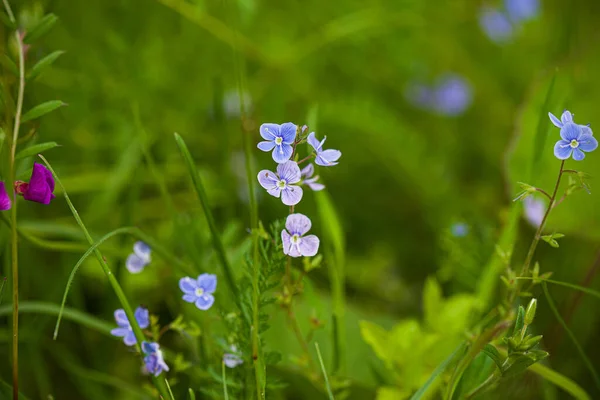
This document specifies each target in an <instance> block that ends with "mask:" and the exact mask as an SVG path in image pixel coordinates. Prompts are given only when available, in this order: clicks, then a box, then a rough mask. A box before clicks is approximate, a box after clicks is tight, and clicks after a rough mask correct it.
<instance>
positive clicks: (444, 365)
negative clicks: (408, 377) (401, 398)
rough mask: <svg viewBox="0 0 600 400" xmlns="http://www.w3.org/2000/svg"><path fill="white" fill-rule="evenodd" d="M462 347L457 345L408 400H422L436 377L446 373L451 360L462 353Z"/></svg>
mask: <svg viewBox="0 0 600 400" xmlns="http://www.w3.org/2000/svg"><path fill="white" fill-rule="evenodd" d="M464 347H465V343H461V344H459V345H458V347H457V348H456V349H454V351H453V352H452V354H450V355H449V356H448V358H446V359H445V360H444V361H442V362H441V363H440V365H438V366H437V367H436V368H435V370H434V371H433V372H432V374H431V376H430V377H429V378H428V379H427V381H426V382H425V383H424V384H423V386H421V387H420V388H419V390H417V391H416V392H415V394H413V395H412V397H411V398H410V400H419V399H422V398H423V397H424V396H425V394H426V393H427V391H428V390H429V387H430V386H431V385H432V384H433V382H435V380H436V379H437V377H438V376H440V375H441V374H443V373H444V371H446V368H448V365H449V364H450V363H451V362H452V360H453V359H454V356H455V355H457V354H458V353H460V352H462V350H463V349H464Z"/></svg>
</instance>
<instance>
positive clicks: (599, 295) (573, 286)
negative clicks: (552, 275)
mask: <svg viewBox="0 0 600 400" xmlns="http://www.w3.org/2000/svg"><path fill="white" fill-rule="evenodd" d="M516 279H517V280H533V279H534V278H532V277H529V276H527V277H517V278H516ZM536 280H538V281H542V282H547V283H552V284H554V285H559V286H564V287H568V288H571V289H575V290H579V291H580V292H583V293H586V294H589V295H591V296H594V297H597V298H599V299H600V292H597V291H595V290H593V289H590V288H587V287H585V286H579V285H576V284H574V283H569V282H562V281H555V280H552V279H542V278H536Z"/></svg>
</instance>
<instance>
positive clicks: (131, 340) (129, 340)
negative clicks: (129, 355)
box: [123, 330, 137, 346]
mask: <svg viewBox="0 0 600 400" xmlns="http://www.w3.org/2000/svg"><path fill="white" fill-rule="evenodd" d="M136 342H137V340H136V339H135V335H134V333H133V331H132V330H130V331H129V332H128V333H127V335H125V337H124V338H123V343H125V345H126V346H133V345H134V344H135V343H136Z"/></svg>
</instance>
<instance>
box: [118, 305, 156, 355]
mask: <svg viewBox="0 0 600 400" xmlns="http://www.w3.org/2000/svg"><path fill="white" fill-rule="evenodd" d="M134 315H135V320H136V321H137V323H138V325H139V326H140V328H141V329H146V328H147V327H148V326H150V315H149V313H148V310H147V309H146V308H144V307H138V308H137V309H136V310H135V313H134ZM115 320H116V321H117V325H118V326H119V327H118V328H115V329H113V330H112V331H110V334H111V335H113V336H117V337H122V338H123V343H125V345H126V346H133V345H134V344H135V343H136V342H137V340H136V339H135V335H134V333H133V328H132V327H131V324H130V323H129V320H128V319H127V315H126V314H125V310H123V309H122V308H119V309H118V310H115Z"/></svg>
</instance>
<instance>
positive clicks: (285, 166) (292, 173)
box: [258, 161, 302, 206]
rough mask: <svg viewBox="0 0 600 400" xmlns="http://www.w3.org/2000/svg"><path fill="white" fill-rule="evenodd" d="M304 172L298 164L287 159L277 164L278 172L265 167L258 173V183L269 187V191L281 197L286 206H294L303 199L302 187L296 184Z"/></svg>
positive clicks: (272, 194) (266, 187)
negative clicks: (301, 171)
mask: <svg viewBox="0 0 600 400" xmlns="http://www.w3.org/2000/svg"><path fill="white" fill-rule="evenodd" d="M301 177H302V174H301V173H300V168H299V167H298V164H297V163H296V162H294V161H287V162H284V163H282V164H277V173H276V174H275V173H273V172H271V171H269V170H266V169H263V170H262V171H260V172H259V173H258V183H260V186H262V187H263V188H265V189H267V193H269V194H270V195H271V196H274V197H281V201H282V202H283V204H285V205H286V206H294V205H296V204H298V203H300V200H302V188H301V187H300V186H297V185H296V184H297V183H299V182H300V179H301Z"/></svg>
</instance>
